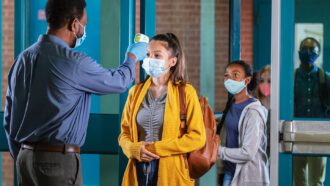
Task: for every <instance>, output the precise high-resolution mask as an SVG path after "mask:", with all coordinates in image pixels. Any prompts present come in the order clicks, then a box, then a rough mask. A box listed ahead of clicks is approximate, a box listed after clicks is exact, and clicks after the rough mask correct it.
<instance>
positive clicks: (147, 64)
mask: <svg viewBox="0 0 330 186" xmlns="http://www.w3.org/2000/svg"><path fill="white" fill-rule="evenodd" d="M164 66H165V60H163V59H153V58H145V59H144V60H143V64H142V68H143V69H144V71H145V72H146V73H147V74H148V75H149V76H151V77H154V78H157V77H159V76H161V75H163V74H164V73H165V72H166V70H167V69H165V67H164Z"/></svg>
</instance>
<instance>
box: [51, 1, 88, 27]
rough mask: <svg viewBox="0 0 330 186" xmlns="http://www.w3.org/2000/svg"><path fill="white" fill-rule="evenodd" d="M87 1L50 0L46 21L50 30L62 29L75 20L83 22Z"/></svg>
mask: <svg viewBox="0 0 330 186" xmlns="http://www.w3.org/2000/svg"><path fill="white" fill-rule="evenodd" d="M86 5H87V4H86V2H85V0H48V1H47V4H46V10H45V11H46V20H47V24H48V27H49V28H50V29H55V30H56V29H60V28H62V27H63V26H65V25H66V24H67V23H69V24H71V23H72V22H73V20H74V19H75V18H77V19H78V20H81V18H82V17H83V15H84V9H85V7H86Z"/></svg>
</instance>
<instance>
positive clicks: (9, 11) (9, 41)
mask: <svg viewBox="0 0 330 186" xmlns="http://www.w3.org/2000/svg"><path fill="white" fill-rule="evenodd" d="M1 46H2V61H1V64H2V89H1V90H2V92H1V93H2V94H1V95H2V98H1V102H2V110H3V108H4V105H5V96H6V91H7V81H8V80H7V75H8V71H9V68H10V67H11V65H12V63H13V62H14V1H13V0H2V43H1ZM13 173H14V163H13V159H12V157H11V156H10V154H9V153H8V152H6V153H5V152H3V153H2V173H1V174H2V185H3V186H12V185H14V183H13V181H14V174H13Z"/></svg>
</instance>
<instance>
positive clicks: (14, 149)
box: [3, 86, 21, 161]
mask: <svg viewBox="0 0 330 186" xmlns="http://www.w3.org/2000/svg"><path fill="white" fill-rule="evenodd" d="M11 109H12V99H11V91H10V86H8V90H7V94H6V106H5V111H4V121H3V126H4V128H5V132H6V136H7V140H8V146H9V151H10V154H11V156H12V157H13V158H14V160H15V161H16V158H17V155H18V153H19V150H20V148H21V144H20V143H18V142H17V141H15V140H14V139H13V138H12V137H11V136H10V131H11V130H10V128H11V126H10V125H11V123H10V121H11Z"/></svg>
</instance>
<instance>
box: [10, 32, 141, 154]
mask: <svg viewBox="0 0 330 186" xmlns="http://www.w3.org/2000/svg"><path fill="white" fill-rule="evenodd" d="M134 77H135V62H134V60H133V59H132V58H130V57H126V59H125V61H124V63H123V64H122V65H121V66H120V67H119V68H118V69H115V70H112V69H105V68H103V67H102V66H101V65H99V64H98V63H97V62H96V61H95V60H94V59H92V58H91V57H89V56H87V55H86V54H84V53H82V52H77V51H74V50H72V49H71V48H70V47H69V45H68V44H67V43H66V42H65V41H64V40H62V39H60V38H59V37H56V36H53V35H41V36H40V37H39V40H38V42H37V43H35V44H34V45H32V46H31V47H29V48H28V49H26V50H25V51H23V52H22V53H21V54H20V55H19V56H18V58H17V59H16V60H15V63H14V64H13V66H12V67H11V69H10V71H9V75H8V90H7V95H6V108H5V113H4V128H5V130H6V134H7V138H8V142H9V149H10V152H11V154H12V156H13V157H14V159H16V157H17V154H18V152H19V148H20V144H21V143H22V142H42V143H51V144H58V143H59V144H77V145H79V146H82V145H83V144H84V142H85V138H86V131H87V124H88V119H89V111H90V104H91V94H98V95H102V94H109V93H122V92H124V91H125V90H126V89H127V88H128V87H129V85H130V84H131V83H132V81H133V80H134Z"/></svg>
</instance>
